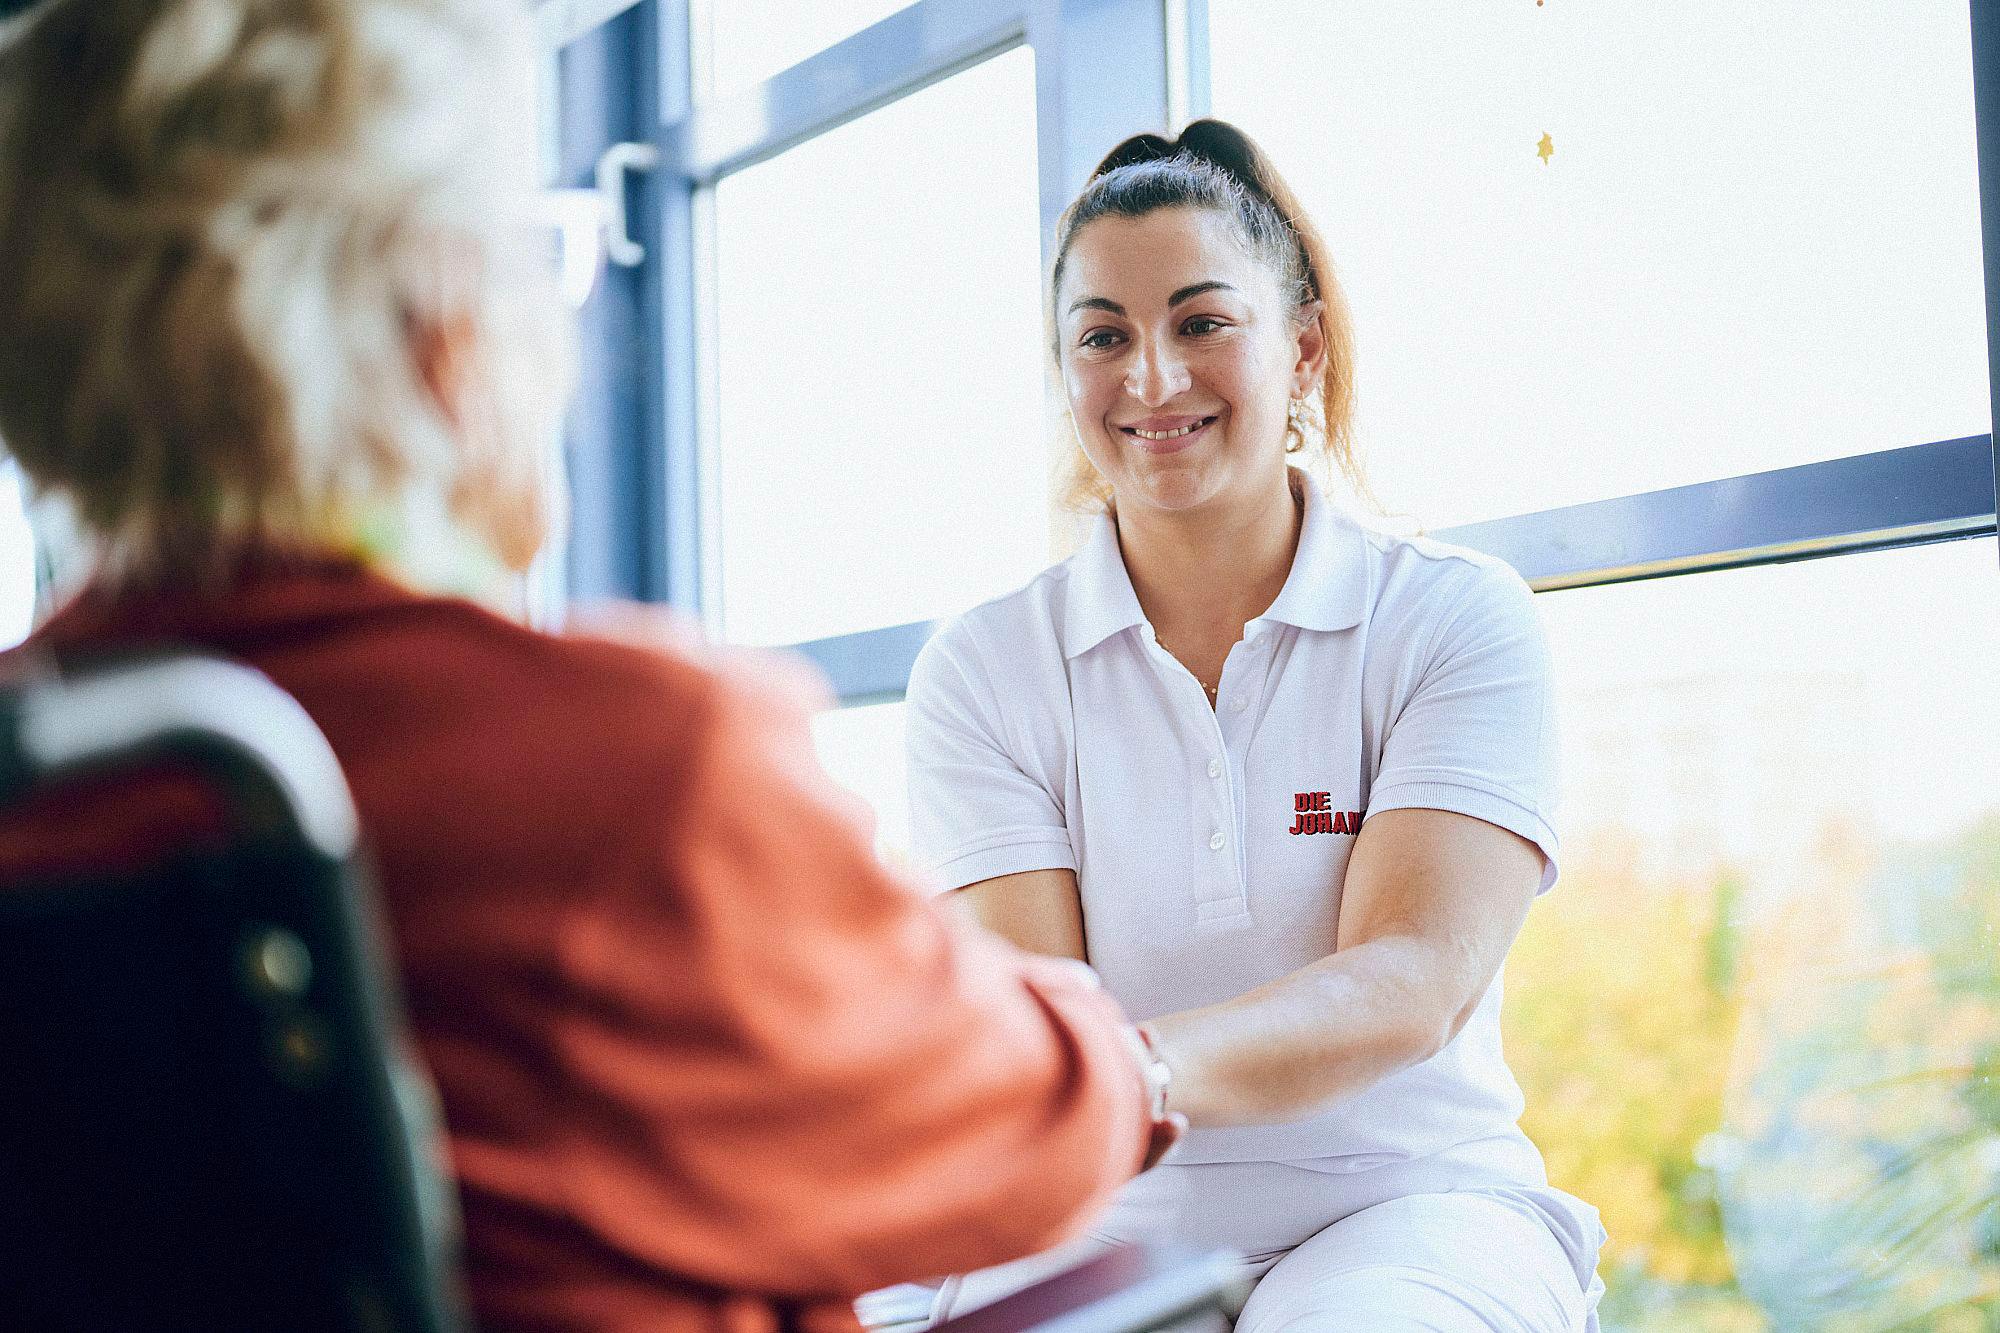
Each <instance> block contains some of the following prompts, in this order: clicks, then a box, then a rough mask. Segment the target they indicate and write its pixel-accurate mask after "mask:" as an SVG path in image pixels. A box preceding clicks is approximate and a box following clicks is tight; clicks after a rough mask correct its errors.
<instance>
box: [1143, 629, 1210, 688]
mask: <svg viewBox="0 0 2000 1333" xmlns="http://www.w3.org/2000/svg"><path fill="white" fill-rule="evenodd" d="M1153 642H1154V643H1157V644H1159V645H1160V647H1161V648H1162V649H1165V651H1166V654H1167V656H1169V657H1171V658H1173V659H1174V660H1175V661H1176V662H1180V664H1181V669H1182V670H1184V671H1186V672H1187V673H1188V674H1189V675H1190V676H1194V668H1193V667H1191V666H1189V665H1188V664H1187V663H1186V662H1183V661H1181V655H1180V654H1179V653H1177V652H1175V651H1174V650H1173V649H1171V648H1168V647H1167V645H1166V644H1165V643H1164V642H1162V640H1161V639H1160V636H1159V635H1158V634H1155V635H1154V636H1153ZM1194 683H1195V684H1197V685H1199V686H1201V688H1202V689H1203V690H1205V691H1207V693H1208V701H1209V702H1210V703H1214V702H1215V692H1216V691H1217V690H1219V689H1221V688H1222V682H1221V681H1219V680H1218V681H1217V682H1215V684H1213V685H1210V684H1209V683H1208V682H1206V681H1204V680H1203V679H1202V678H1201V677H1200V676H1194Z"/></svg>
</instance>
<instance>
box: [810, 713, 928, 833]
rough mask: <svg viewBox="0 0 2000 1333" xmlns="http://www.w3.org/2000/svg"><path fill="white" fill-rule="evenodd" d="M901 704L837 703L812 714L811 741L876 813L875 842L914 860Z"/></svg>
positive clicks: (824, 761)
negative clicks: (833, 706)
mask: <svg viewBox="0 0 2000 1333" xmlns="http://www.w3.org/2000/svg"><path fill="white" fill-rule="evenodd" d="M903 718H904V712H903V705H902V704H901V703H891V704H864V705H861V706H859V707H853V708H834V709H828V710H827V711H826V712H823V713H820V714H818V715H817V716H815V717H814V718H813V744H814V747H815V748H816V749H817V750H818V752H819V761H820V763H822V764H824V765H825V766H826V770H827V772H829V773H831V774H832V775H833V777H834V779H835V780H836V781H838V782H839V783H840V784H841V785H842V786H843V787H845V788H847V789H848V790H849V791H851V792H853V793H854V794H855V795H856V796H859V797H860V798H861V799H862V800H863V801H865V802H866V803H867V804H868V807H869V809H871V810H872V811H874V813H875V847H876V850H878V851H880V852H881V853H882V854H883V855H884V856H885V857H887V858H888V859H889V860H890V861H892V862H894V863H896V864H898V865H903V866H907V865H909V864H910V790H909V784H908V782H907V781H906V779H905V771H904V767H903Z"/></svg>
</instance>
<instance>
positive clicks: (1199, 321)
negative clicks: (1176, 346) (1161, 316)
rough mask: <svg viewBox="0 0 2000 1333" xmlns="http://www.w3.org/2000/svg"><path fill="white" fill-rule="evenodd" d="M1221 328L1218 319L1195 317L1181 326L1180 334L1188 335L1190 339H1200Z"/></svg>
mask: <svg viewBox="0 0 2000 1333" xmlns="http://www.w3.org/2000/svg"><path fill="white" fill-rule="evenodd" d="M1221 327H1222V321H1221V320H1219V319H1210V318H1209V317H1208V316H1206V315H1196V316H1195V317H1194V318H1193V319H1191V320H1189V321H1188V322H1187V323H1185V324H1183V325H1181V332H1183V333H1186V334H1189V335H1190V336H1192V337H1196V338H1202V337H1206V336H1207V335H1209V334H1211V333H1214V332H1215V331H1216V330H1217V329H1219V328H1221Z"/></svg>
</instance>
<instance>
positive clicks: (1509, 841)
mask: <svg viewBox="0 0 2000 1333" xmlns="http://www.w3.org/2000/svg"><path fill="white" fill-rule="evenodd" d="M1056 256H1057V257H1056V262H1055V264H1054V267H1053V270H1052V273H1051V282H1050V293H1049V295H1050V321H1051V322H1050V328H1049V338H1050V344H1049V345H1050V350H1051V352H1052V353H1053V355H1054V358H1055V363H1056V368H1057V370H1058V371H1059V372H1060V376H1061V382H1062V385H1063V390H1064V395H1065V397H1066V399H1067V403H1068V407H1069V415H1070V422H1071V426H1072V429H1073V431H1074V434H1075V439H1076V445H1077V454H1076V457H1075V459H1074V462H1073V467H1072V487H1071V498H1072V500H1073V502H1075V503H1076V504H1077V505H1078V507H1082V508H1095V509H1097V510H1098V511H1100V512H1099V513H1098V515H1097V518H1096V522H1095V525H1094V530H1093V531H1092V533H1091V535H1090V537H1089V539H1088V540H1087V542H1086V543H1085V545H1084V547H1083V549H1082V550H1081V551H1080V552H1079V553H1078V554H1077V555H1076V556H1075V557H1074V558H1073V559H1071V560H1069V561H1067V562H1065V563H1064V564H1063V565H1060V566H1058V567H1057V568H1055V569H1052V570H1050V571H1048V572H1046V573H1044V574H1043V575H1042V576H1041V577H1039V578H1037V579H1035V580H1034V581H1033V582H1031V583H1030V584H1028V585H1027V586H1026V587H1025V588H1023V589H1021V590H1020V591H1018V592H1016V593H1014V594H1012V595H1010V596H1007V597H1003V598H1000V599H997V600H995V601H992V602H988V603H986V604H985V605H983V606H980V607H978V608H976V609H975V610H973V611H971V612H969V613H967V614H966V615H964V616H962V617H960V618H959V619H958V620H956V621H954V622H952V623H951V624H950V625H948V626H947V627H946V628H945V629H944V630H943V631H942V632H941V633H939V634H938V635H937V637H936V638H934V639H933V640H932V641H931V642H930V643H929V644H928V645H927V646H926V648H925V649H924V651H923V653H922V654H921V655H920V656H919V658H918V660H917V662H916V665H915V667H914V668H913V670H912V672H911V676H910V682H909V691H908V696H907V698H908V719H907V722H908V731H907V736H908V745H909V750H910V760H911V762H910V775H911V803H910V805H911V809H910V814H911V822H912V832H913V834H914V842H915V846H916V850H917V852H918V854H919V856H920V857H921V858H922V859H923V860H924V861H926V862H927V868H928V869H930V870H931V871H932V872H934V874H935V876H936V877H937V878H938V879H939V880H940V881H941V883H942V884H943V885H944V886H946V887H947V888H949V889H953V890H956V891H957V892H958V893H960V894H961V895H962V901H964V902H965V903H966V904H967V905H968V906H969V907H970V908H971V910H972V911H973V912H974V913H975V914H976V915H977V916H978V917H979V918H980V919H981V920H982V921H983V922H984V923H985V924H986V925H987V926H988V927H990V928H991V929H993V930H994V931H996V932H998V933H999V934H1001V935H1004V936H1006V937H1007V938H1009V939H1011V940H1013V941H1014V942H1015V943H1017V944H1019V945H1021V946H1022V947H1024V948H1028V949H1032V950H1037V951H1041V952H1047V953H1056V954H1064V955H1067V956H1070V957H1074V958H1081V959H1085V960H1086V961H1088V962H1090V963H1091V964H1092V965H1093V966H1095V968H1096V969H1097V970H1098V972H1099V974H1100V975H1101V976H1102V977H1103V979H1104V983H1105V986H1106V987H1107V989H1109V990H1110V991H1111V992H1112V994H1113V995H1114V996H1116V997H1117V998H1118V999H1119V1001H1120V1002H1121V1003H1122V1004H1123V1005H1124V1006H1125V1007H1126V1009H1127V1011H1128V1012H1129V1013H1131V1014H1132V1015H1134V1016H1135V1017H1138V1018H1141V1019H1144V1020H1147V1021H1146V1022H1145V1023H1144V1024H1143V1025H1142V1030H1143V1031H1144V1032H1145V1033H1146V1034H1147V1036H1148V1038H1149V1041H1150V1043H1151V1046H1152V1048H1153V1050H1154V1052H1155V1054H1156V1055H1157V1057H1158V1058H1159V1060H1160V1062H1161V1064H1162V1065H1163V1066H1164V1067H1165V1070H1166V1072H1167V1093H1166V1107H1167V1109H1169V1110H1172V1111H1178V1112H1181V1113H1183V1114H1185V1115H1186V1116H1187V1118H1188V1120H1189V1122H1190V1124H1191V1125H1192V1126H1193V1129H1192V1131H1191V1132H1190V1134H1189V1135H1188V1138H1187V1141H1186V1142H1185V1143H1184V1144H1183V1146H1182V1148H1181V1149H1180V1150H1178V1151H1177V1153H1176V1154H1175V1155H1174V1157H1173V1158H1172V1159H1170V1160H1169V1161H1168V1162H1167V1163H1165V1164H1163V1165H1162V1166H1160V1167H1158V1168H1156V1169H1155V1170H1154V1171H1152V1172H1149V1173H1147V1174H1146V1175H1144V1176H1142V1177H1141V1178H1140V1179H1139V1180H1137V1181H1135V1182H1134V1183H1133V1184H1132V1185H1131V1186H1130V1187H1128V1188H1127V1190H1126V1191H1125V1192H1124V1194H1123V1195H1122V1196H1121V1198H1120V1200H1119V1202H1118V1203H1117V1204H1116V1205H1114V1207H1113V1209H1112V1211H1111V1213H1110V1214H1109V1215H1108V1216H1107V1217H1106V1218H1104V1219H1102V1220H1101V1221H1100V1222H1099V1224H1098V1226H1097V1228H1096V1229H1095V1231H1094V1232H1093V1235H1094V1236H1095V1238H1096V1241H1097V1243H1111V1242H1120V1241H1138V1240H1147V1239H1161V1238H1164V1239H1172V1240H1177V1241H1181V1242H1186V1243H1194V1244H1197V1245H1204V1246H1216V1247H1221V1248H1226V1249H1229V1250H1231V1251H1234V1252H1236V1253H1238V1254H1242V1255H1245V1256H1247V1260H1246V1268H1245V1271H1244V1276H1245V1277H1246V1278H1250V1279H1254V1280H1255V1284H1256V1285H1255V1289H1254V1291H1253V1293H1252V1294H1251V1296H1250V1298H1249V1301H1248V1304H1247V1305H1246V1306H1245V1307H1244V1310H1243V1312H1242V1316H1241V1318H1240V1319H1239V1321H1238V1323H1237V1328H1238V1330H1239V1333H1274V1331H1275V1330H1278V1329H1304V1328H1319V1327H1324V1326H1325V1323H1324V1321H1325V1320H1326V1319H1327V1318H1328V1317H1335V1318H1337V1319H1338V1320H1339V1321H1340V1326H1341V1327H1361V1328H1368V1329H1371V1330H1398V1329H1411V1328H1418V1327H1421V1328H1426V1329H1431V1328H1441V1329H1450V1330H1458V1329H1466V1330H1475V1329H1478V1330H1483V1329H1487V1328H1491V1327H1508V1328H1523V1329H1532V1330H1537V1331H1544V1330H1545V1331H1547V1333H1557V1331H1561V1333H1570V1331H1571V1330H1579V1329H1589V1328H1592V1327H1594V1325H1595V1306H1596V1303H1597V1299H1598V1296H1599V1294H1600V1293H1601V1292H1602V1290H1603V1287H1602V1284H1600V1283H1598V1282H1597V1281H1596V1275H1595V1271H1594V1270H1595V1266H1596V1262H1597V1254H1598V1248H1599V1246H1600V1245H1601V1243H1602V1240H1603V1235H1604V1233H1603V1230H1602V1228H1601V1226H1600V1225H1599V1223H1598V1218H1597V1211H1596V1209H1594V1208H1592V1207H1591V1206H1590V1205H1588V1204H1586V1203H1584V1202H1583V1201H1581V1200H1579V1199H1577V1198H1575V1197H1573V1196H1571V1195H1569V1194H1566V1193H1564V1192H1562V1191H1560V1190H1556V1189H1553V1188H1551V1187H1550V1186H1549V1184H1548V1180H1547V1175H1546V1172H1545V1170H1544V1168H1543V1163H1542V1159H1541V1156H1540V1154H1539V1153H1538V1152H1537V1150H1536V1148H1535V1145H1534V1144H1533V1143H1532V1142H1530V1141H1529V1140H1528V1139H1527V1138H1526V1137H1525V1136H1524V1135H1523V1134H1522V1132H1521V1130H1520V1129H1519V1127H1518V1124H1517V1121H1518V1118H1519V1116H1520V1114H1521V1109H1522V1098H1521V1093H1520V1089H1519V1087H1518V1086H1517V1085H1516V1083H1515V1081H1514V1078H1513V1075H1512V1074H1511V1073H1510V1071H1509V1070H1508V1067H1507V1063H1506V1060H1505V1058H1504V1056H1503V1055H1502V1053H1501V1048H1500V1040H1499V1013H1500V1001H1501V984H1500V980H1499V970H1500V966H1501V963H1502V961H1503V960H1504V958H1505V956H1506V954H1507V951H1508V949H1509V947H1510V946H1511V944H1512V943H1513V940H1514V937H1515V935H1516V933H1517V932H1518V931H1519V929H1520V926H1521V923H1522V920H1523V919H1524V917H1525V916H1526V913H1527V910H1528V906H1529V903H1530V902H1531V900H1532V899H1533V898H1534V897H1535V896H1536V895H1537V894H1539V893H1541V892H1543V891H1545V890H1547V889H1548V888H1549V887H1550V886H1551V885H1552V884H1553V883H1554V880H1555V869H1556V859H1557V842H1556V836H1555V833H1554V830H1553V829H1552V827H1551V825H1550V819H1551V814H1552V810H1553V807H1554V804H1555V782H1554V759H1555V753H1554V751H1555V732H1554V727H1553V725H1552V719H1551V708H1550V706H1549V704H1550V696H1551V689H1550V685H1549V671H1548V660H1547V653H1546V649H1545V647H1544V644H1543V636H1542V631H1541V627H1540V624H1539V623H1538V621H1537V618H1536V614H1535V610H1534V607H1533V604H1532V600H1531V597H1530V595H1529V593H1528V590H1527V588H1526V586H1525V585H1524V584H1523V583H1522V581H1521V580H1520V578H1519V577H1518V576H1517V575H1516V574H1515V573H1514V572H1513V571H1512V570H1511V569H1509V568H1508V567H1507V566H1506V565H1504V564H1502V563H1501V562H1499V561H1497V560H1494V559H1491V558H1490V557H1486V556H1483V555H1480V554H1477V553H1475V552H1472V551H1468V550H1463V549H1459V548H1456V547H1450V546H1445V545H1443V544H1441V543H1437V542H1433V541H1427V540H1421V539H1406V538H1398V537H1394V536H1390V535H1388V534H1385V533H1381V532H1376V531H1372V530H1370V529H1368V528H1364V527H1362V526H1361V525H1360V524H1358V523H1357V522H1355V521H1354V519H1352V518H1351V517H1349V516H1348V515H1347V514H1346V513H1345V512H1343V510H1342V507H1341V505H1340V504H1339V503H1338V502H1337V500H1336V498H1334V497H1333V496H1330V495H1329V493H1328V490H1327V489H1324V488H1322V487H1321V486H1320V485H1319V484H1318V483H1317V482H1315V480H1314V479H1313V477H1312V476H1311V475H1310V474H1309V473H1308V472H1307V471H1306V470H1305V469H1304V468H1301V467H1295V466H1293V461H1294V459H1295V458H1297V457H1298V456H1299V455H1301V454H1304V453H1306V451H1307V448H1308V446H1310V447H1311V448H1313V449H1314V450H1315V451H1317V452H1319V453H1321V454H1322V455H1323V457H1324V459H1325V460H1326V461H1327V463H1328V464H1329V465H1330V466H1329V467H1328V469H1327V470H1328V472H1329V474H1331V473H1334V472H1336V471H1337V472H1338V473H1339V474H1340V480H1343V481H1345V482H1346V483H1348V485H1349V489H1350V491H1351V492H1352V493H1353V494H1354V495H1356V496H1359V497H1362V498H1363V499H1364V500H1365V495H1366V488H1365V486H1363V484H1362V482H1361V477H1360V474H1359V469H1358V467H1357V466H1356V463H1355V459H1354V454H1353V449H1352V444H1351V438H1350V421H1351V419H1352V415H1353V404H1354V393H1355V380H1354V370H1353V367H1354V354H1353V347H1352V340H1351V338H1350V335H1349V331H1348V321H1347V315H1346V311H1345V307H1344V303H1343V301H1342V299H1341V294H1340V290H1339V288H1338V286H1337V285H1336V283H1335V281H1334V276H1333V269H1332V265H1331V262H1330V260H1329V258H1328V256H1327V255H1326V252H1325V247H1324V246H1323V245H1322V244H1321V242H1320V240H1319V237H1318V233H1317V232H1316V231H1315V230H1314V228H1313V227H1312V225H1311V224H1310V222H1308V221H1307V220H1306V219H1305V217H1304V216H1303V215H1302V214H1301V213H1300V212H1299V210H1298V208H1297V206H1296V201H1295V200H1294V199H1293V197H1292V195H1291V192H1290V191H1289V190H1288V189H1287V188H1286V187H1285V185H1284V183H1283V182H1282V180H1280V178H1279V177H1278V175H1277V173H1276V172H1275V170H1273V169H1272V167H1271V166H1270V164H1269V163H1268V162H1267V161H1266V160H1265V158H1264V157H1263V155H1262V154H1261V153H1260V152H1259V151H1258V150H1257V148H1256V146H1255V145H1253V144H1252V143H1250V141H1249V140H1248V139H1246V138H1245V137H1244V136H1243V135H1242V134H1241V133H1240V132H1238V131H1236V130H1234V129H1232V128H1231V127H1229V126H1227V125H1224V124H1221V123H1219V122H1215V121H1201V122H1197V123H1195V124H1193V125H1190V126H1189V127H1188V128H1187V130H1186V131H1185V132H1184V133H1183V134H1182V135H1181V137H1180V138H1179V140H1178V141H1174V142H1169V141H1167V140H1164V139H1160V138H1158V137H1157V136H1152V135H1141V136H1139V137H1137V138H1134V139H1131V140H1128V141H1127V142H1126V143H1125V144H1123V145H1121V146H1120V147H1119V148H1118V149H1117V150H1115V151H1114V152H1113V153H1112V154H1111V155H1110V157H1108V158H1107V159H1106V160H1105V161H1104V163H1103V164H1102V165H1101V166H1100V167H1099V169H1098V171H1097V173H1096V175H1095V176H1094V177H1093V179H1092V180H1091V182H1090V184H1089V185H1087V186H1086V187H1085V189H1084V191H1083V193H1082V195H1081V196H1080V197H1079V198H1078V199H1077V201H1076V202H1075V204H1073V205H1072V206H1071V208H1070V209H1069V211H1068V212H1067V213H1065V214H1064V217H1063V220H1062V223H1061V226H1060V228H1059V230H1058V233H1057V244H1056ZM1329 479H1330V480H1331V479H1332V478H1331V476H1330V478H1329ZM1046 1262H1049V1261H1048V1260H1047V1259H1044V1260H1041V1261H1030V1262H1028V1263H1026V1264H1023V1265H1010V1266H1008V1267H1006V1268H1004V1269H1000V1270H989V1271H985V1272H979V1273H973V1274H968V1275H964V1276H962V1277H960V1278H958V1279H955V1280H954V1281H952V1282H950V1283H947V1284H946V1285H945V1287H944V1288H943V1289H942V1291H941V1294H940V1301H939V1304H940V1308H941V1309H942V1310H946V1311H950V1312H954V1313H955V1312H957V1311H960V1310H964V1309H968V1308H972V1307H974V1306H977V1305H979V1304H982V1303H984V1302H985V1301H987V1300H990V1299H992V1298H994V1297H996V1296H998V1295H1000V1294H1002V1293H1004V1292H1005V1291H1007V1290H1009V1289H1011V1288H1012V1287H1015V1286H1017V1285H1019V1284H1021V1283H1022V1282H1024V1281H1026V1280H1030V1279H1032V1278H1033V1277H1034V1276H1036V1275H1037V1274H1038V1273H1039V1272H1040V1271H1041V1265H1042V1264H1044V1263H1046Z"/></svg>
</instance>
